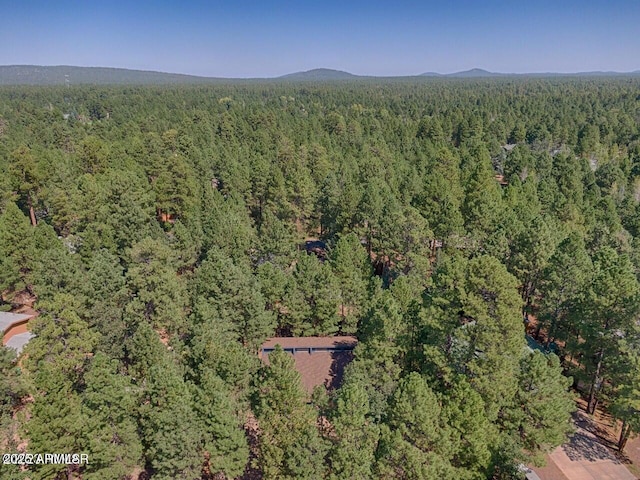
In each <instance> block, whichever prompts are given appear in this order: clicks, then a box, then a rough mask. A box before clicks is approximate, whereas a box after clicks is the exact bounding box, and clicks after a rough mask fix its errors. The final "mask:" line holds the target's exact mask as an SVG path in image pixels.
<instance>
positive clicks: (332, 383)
mask: <svg viewBox="0 0 640 480" xmlns="http://www.w3.org/2000/svg"><path fill="white" fill-rule="evenodd" d="M357 344H358V340H357V339H356V337H350V336H343V337H274V338H269V339H268V340H267V341H266V342H264V344H262V347H260V359H261V360H262V361H263V362H265V363H267V364H268V363H269V353H271V352H273V350H274V349H275V347H276V345H280V346H281V347H282V349H283V350H284V351H285V352H288V353H290V354H291V355H292V356H293V360H294V362H295V367H296V370H297V371H298V373H300V376H301V377H302V384H303V385H304V388H305V389H306V390H307V392H309V393H311V392H312V391H313V389H314V387H316V386H317V385H324V386H325V387H326V388H328V389H334V388H337V387H339V386H340V382H341V381H342V375H343V373H344V368H345V367H346V366H347V365H348V364H349V362H351V360H352V359H353V349H354V348H355V347H356V345H357Z"/></svg>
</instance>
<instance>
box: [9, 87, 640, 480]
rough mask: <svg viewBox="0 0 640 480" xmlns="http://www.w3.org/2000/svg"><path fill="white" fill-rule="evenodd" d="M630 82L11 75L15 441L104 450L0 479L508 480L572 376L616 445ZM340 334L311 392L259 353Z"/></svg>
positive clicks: (628, 226)
mask: <svg viewBox="0 0 640 480" xmlns="http://www.w3.org/2000/svg"><path fill="white" fill-rule="evenodd" d="M639 87H640V80H638V79H632V78H620V79H535V80H534V79H482V80H480V79H478V80H463V79H421V80H398V81H384V82H382V81H375V80H370V81H362V82H358V83H352V82H342V83H336V84H331V83H325V84H316V83H313V82H305V83H295V82H281V83H274V82H262V83H254V84H229V85H215V86H213V85H207V86H180V87H178V86H174V87H168V86H165V87H160V86H155V87H153V86H146V87H136V86H122V87H109V88H106V87H78V86H71V87H37V88H36V87H3V88H0V291H1V292H2V301H1V302H0V303H1V305H0V308H2V309H3V310H8V309H10V308H12V307H16V306H18V305H19V304H21V303H24V302H25V301H26V300H25V298H28V297H33V298H36V299H37V301H36V303H35V308H36V309H37V310H38V311H39V312H40V315H39V317H38V318H37V319H36V321H35V324H34V326H33V331H34V333H35V334H36V337H35V338H34V339H33V340H31V342H30V343H29V344H28V345H27V347H26V349H25V351H24V352H23V355H22V356H21V359H20V361H19V362H17V361H16V359H15V357H14V356H13V354H12V352H11V351H9V350H7V349H2V350H0V368H1V369H2V373H3V374H2V377H1V380H0V382H2V388H1V390H0V392H1V393H0V415H1V421H0V427H1V428H2V435H0V438H1V439H2V441H3V443H2V445H3V451H6V452H11V451H18V447H19V445H21V447H20V448H25V445H26V449H27V451H29V452H32V453H37V452H60V453H76V452H78V453H80V452H84V453H87V454H88V455H89V459H90V461H89V464H87V465H80V466H65V465H33V466H30V467H29V468H28V471H27V472H24V471H21V470H20V469H19V468H17V467H13V466H10V465H2V466H0V473H1V475H0V476H2V478H16V479H17V478H27V477H28V478H31V479H51V478H56V479H57V478H82V479H124V478H131V476H134V475H135V476H136V477H135V478H137V475H138V474H139V473H140V472H142V471H143V470H144V471H146V475H148V476H147V477H145V478H149V477H150V478H153V479H177V478H184V479H195V478H206V479H213V478H242V476H243V475H246V477H245V478H255V475H258V476H260V477H261V478H265V479H283V478H290V479H294V478H296V479H298V478H300V479H305V478H308V479H313V478H327V479H367V478H399V479H469V480H471V479H487V478H493V479H511V478H519V475H520V473H519V471H518V469H517V466H518V464H520V463H522V462H525V463H526V462H529V463H530V462H537V461H539V460H540V459H541V458H542V457H543V455H544V453H545V452H546V451H548V450H550V449H551V448H553V447H555V446H557V445H559V444H561V443H562V442H563V441H564V440H565V438H566V435H567V434H568V433H569V432H570V431H571V423H570V413H571V411H572V409H573V400H572V398H573V397H572V395H573V394H571V393H569V391H568V390H569V387H570V386H571V384H572V382H573V383H574V384H575V385H576V386H579V387H580V388H581V389H582V394H583V395H584V396H585V397H586V398H587V399H588V401H589V405H590V409H592V410H593V409H595V408H596V405H597V404H603V405H604V406H605V407H606V408H608V409H609V410H610V411H611V412H612V413H614V415H615V416H616V417H617V418H619V419H621V420H624V421H625V422H626V423H625V430H624V432H623V433H624V434H623V438H621V445H622V446H624V441H626V438H627V437H628V435H631V434H633V433H634V432H636V431H638V430H639V428H640V427H639V426H638V425H637V415H635V413H636V412H637V409H638V408H640V397H638V391H637V380H638V378H639V375H640V370H639V369H638V368H639V365H640V363H639V362H640V345H639V344H638V339H639V338H640V330H639V328H638V323H637V318H638V305H640V303H639V295H640V288H639V285H638V273H639V268H640V243H639V236H640V207H639V205H640V95H639V94H638V92H639V91H640V88H639ZM307 240H321V241H322V242H324V243H326V245H327V251H326V255H316V254H314V253H313V252H311V253H307V252H306V251H305V248H304V245H305V241H307ZM524 318H526V319H527V321H526V322H525V321H524ZM525 328H528V329H529V333H531V334H532V335H536V336H537V337H538V339H539V341H540V343H541V344H542V345H543V346H544V347H548V349H549V350H552V351H555V352H556V353H557V355H556V354H554V353H546V354H545V353H541V352H539V351H535V352H531V351H530V350H529V349H528V348H527V343H526V341H525ZM336 334H349V335H356V336H357V337H358V340H359V344H358V346H357V348H356V350H355V354H354V357H355V358H354V360H353V362H352V363H351V364H350V365H349V366H348V367H347V369H346V372H345V378H344V381H343V384H342V386H341V388H339V389H338V390H337V391H332V392H328V393H327V392H324V391H322V389H321V390H318V391H316V392H315V393H314V395H313V397H312V399H309V398H307V395H306V393H305V391H304V390H303V388H302V386H301V383H300V378H299V375H298V374H297V373H296V372H295V370H294V369H293V361H292V359H291V357H290V356H289V355H287V354H285V353H284V352H282V351H278V350H276V351H275V352H274V353H272V354H271V356H270V363H269V365H268V366H263V365H262V364H261V362H260V361H259V359H258V356H257V351H258V347H259V345H261V344H262V342H263V341H264V340H265V339H266V338H267V337H271V336H316V335H336ZM571 377H572V378H571ZM250 475H253V476H254V477H250ZM74 476H75V477H74ZM141 478H142V477H141Z"/></svg>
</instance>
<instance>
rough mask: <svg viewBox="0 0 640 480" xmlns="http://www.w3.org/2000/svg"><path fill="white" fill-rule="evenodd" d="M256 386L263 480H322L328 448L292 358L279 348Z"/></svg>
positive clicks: (262, 371) (256, 409)
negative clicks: (280, 479) (281, 479)
mask: <svg viewBox="0 0 640 480" xmlns="http://www.w3.org/2000/svg"><path fill="white" fill-rule="evenodd" d="M256 387H257V390H256V395H255V402H254V403H255V407H254V409H255V412H256V415H257V417H258V422H259V424H260V430H261V434H260V457H259V465H260V469H261V471H262V474H263V475H264V478H266V479H272V478H283V479H294V478H295V479H315V478H323V476H324V475H323V460H324V455H325V453H326V446H325V445H324V443H323V441H322V439H321V438H320V436H319V434H318V429H317V427H316V416H315V414H314V412H313V410H312V409H311V408H310V407H309V406H308V405H307V404H306V394H305V392H304V390H303V389H302V385H301V383H300V374H299V373H298V372H296V370H295V368H294V366H293V358H292V357H291V356H290V355H289V354H288V353H285V352H284V351H283V350H282V349H281V348H279V347H276V349H275V350H274V351H273V352H271V353H270V354H269V365H268V366H265V367H264V368H263V369H262V370H261V372H260V376H259V378H258V382H257V384H256Z"/></svg>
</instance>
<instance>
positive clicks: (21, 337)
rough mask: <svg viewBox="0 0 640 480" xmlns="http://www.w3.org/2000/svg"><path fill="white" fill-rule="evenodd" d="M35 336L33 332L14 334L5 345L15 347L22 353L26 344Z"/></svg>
mask: <svg viewBox="0 0 640 480" xmlns="http://www.w3.org/2000/svg"><path fill="white" fill-rule="evenodd" d="M32 338H33V333H31V332H25V333H19V334H18V335H14V336H13V337H11V338H10V339H9V341H8V342H7V344H6V345H5V346H7V347H9V348H13V349H14V350H15V351H16V352H17V353H20V352H21V351H22V349H23V348H24V346H25V345H26V344H27V343H28V342H29V340H31V339H32Z"/></svg>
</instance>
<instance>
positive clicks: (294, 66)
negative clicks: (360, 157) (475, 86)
mask: <svg viewBox="0 0 640 480" xmlns="http://www.w3.org/2000/svg"><path fill="white" fill-rule="evenodd" d="M0 9H1V10H0V11H1V12H2V16H1V17H0V65H13V64H36V65H81V66H109V67H123V68H135V69H143V70H158V71H165V72H177V73H188V74H194V75H206V76H224V77H271V76H278V75H283V74H286V73H290V72H294V71H300V70H309V69H312V68H317V67H326V68H335V69H340V70H347V71H349V72H352V73H356V74H361V75H415V74H420V73H423V72H428V71H435V72H440V73H450V72H454V71H460V70H466V69H470V68H474V67H478V68H484V69H487V70H492V71H498V72H513V73H522V72H550V71H554V72H576V71H591V70H614V71H632V70H638V69H640V1H639V0H608V1H600V0H597V1H589V0H583V1H574V0H555V1H547V0H542V1H536V0H529V1H518V0H513V1H504V0H476V1H471V0H449V1H447V0H442V1H438V2H436V1H429V0H423V1H403V0H397V1H394V2H392V1H388V2H387V1H376V0H370V1H360V0H355V1H349V0H342V1H334V0H322V1H319V0H318V1H313V2H311V1H306V0H298V1H283V0H281V1H269V0H263V1H251V0H237V1H224V2H221V1H215V0H213V1H188V0H185V1H182V2H177V1H153V2H152V1H147V0H139V1H137V0H129V1H109V2H107V1H100V0H82V1H68V0H57V1H52V0H49V1H31V0H12V1H7V0H0Z"/></svg>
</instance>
